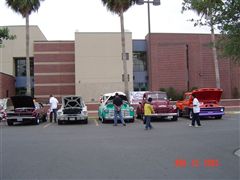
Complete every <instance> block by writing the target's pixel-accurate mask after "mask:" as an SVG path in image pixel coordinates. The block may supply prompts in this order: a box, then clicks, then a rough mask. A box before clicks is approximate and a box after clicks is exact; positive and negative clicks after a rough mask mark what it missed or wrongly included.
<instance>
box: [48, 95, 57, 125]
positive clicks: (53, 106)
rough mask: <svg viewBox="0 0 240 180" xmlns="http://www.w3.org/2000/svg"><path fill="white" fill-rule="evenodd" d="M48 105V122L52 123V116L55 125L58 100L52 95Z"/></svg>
mask: <svg viewBox="0 0 240 180" xmlns="http://www.w3.org/2000/svg"><path fill="white" fill-rule="evenodd" d="M49 103H50V122H52V116H53V115H54V122H55V123H56V122H57V106H58V100H57V98H55V97H54V96H53V95H52V94H51V95H50V99H49Z"/></svg>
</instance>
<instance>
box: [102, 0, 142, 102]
mask: <svg viewBox="0 0 240 180" xmlns="http://www.w3.org/2000/svg"><path fill="white" fill-rule="evenodd" d="M136 1H137V0H102V3H103V5H104V6H106V7H107V9H108V10H109V11H111V12H113V13H116V14H117V15H119V16H120V24H121V42H122V56H123V57H125V56H126V47H125V34H124V32H125V30H124V17H123V13H124V12H125V11H127V10H128V9H129V8H130V7H131V6H132V5H134V4H135V3H136ZM123 73H124V92H125V94H126V95H127V97H128V98H129V88H128V74H127V62H126V59H125V58H123Z"/></svg>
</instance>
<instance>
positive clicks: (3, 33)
mask: <svg viewBox="0 0 240 180" xmlns="http://www.w3.org/2000/svg"><path fill="white" fill-rule="evenodd" d="M15 38H16V36H15V35H11V34H10V33H9V29H8V28H7V27H4V28H0V44H2V40H4V39H5V40H13V39H15Z"/></svg>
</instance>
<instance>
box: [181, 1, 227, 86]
mask: <svg viewBox="0 0 240 180" xmlns="http://www.w3.org/2000/svg"><path fill="white" fill-rule="evenodd" d="M222 6H223V2H222V0H183V3H182V11H186V10H193V11H195V12H197V14H198V15H199V16H200V19H198V20H194V19H192V21H195V24H194V25H195V26H196V25H207V26H209V27H210V29H211V43H212V52H213V60H214V68H215V76H216V87H218V88H220V75H219V66H218V57H217V49H216V40H215V33H214V25H216V24H217V21H216V17H217V16H218V15H219V11H220V10H221V8H222Z"/></svg>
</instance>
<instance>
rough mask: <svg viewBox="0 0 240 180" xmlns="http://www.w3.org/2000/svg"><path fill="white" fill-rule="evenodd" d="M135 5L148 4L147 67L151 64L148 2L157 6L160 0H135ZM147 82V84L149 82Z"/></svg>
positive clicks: (149, 73)
mask: <svg viewBox="0 0 240 180" xmlns="http://www.w3.org/2000/svg"><path fill="white" fill-rule="evenodd" d="M136 3H137V5H143V4H144V3H147V5H148V39H149V40H148V66H147V67H149V66H150V65H151V35H150V34H151V22H150V3H152V4H153V5H154V6H159V5H160V4H161V2H160V0H152V1H150V0H147V1H144V0H137V1H136ZM150 71H151V69H150V68H148V75H150V76H148V77H149V78H148V81H149V82H151V78H150V77H151V76H152V75H151V72H150ZM149 82H148V84H149Z"/></svg>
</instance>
